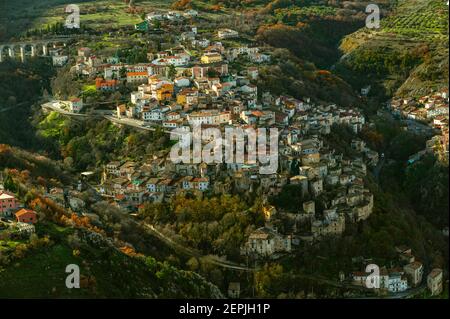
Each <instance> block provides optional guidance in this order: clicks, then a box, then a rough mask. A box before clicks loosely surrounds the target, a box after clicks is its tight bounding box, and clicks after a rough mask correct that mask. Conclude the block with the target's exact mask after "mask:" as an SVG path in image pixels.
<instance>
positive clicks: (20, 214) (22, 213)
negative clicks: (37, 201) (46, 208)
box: [15, 208, 36, 217]
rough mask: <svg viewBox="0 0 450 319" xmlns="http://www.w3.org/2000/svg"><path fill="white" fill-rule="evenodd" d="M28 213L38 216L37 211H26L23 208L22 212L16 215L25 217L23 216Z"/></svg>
mask: <svg viewBox="0 0 450 319" xmlns="http://www.w3.org/2000/svg"><path fill="white" fill-rule="evenodd" d="M28 213H31V214H35V215H36V212H35V211H33V210H31V209H26V208H22V209H21V210H19V211H17V212H16V214H15V215H16V217H20V216H23V215H25V214H28Z"/></svg>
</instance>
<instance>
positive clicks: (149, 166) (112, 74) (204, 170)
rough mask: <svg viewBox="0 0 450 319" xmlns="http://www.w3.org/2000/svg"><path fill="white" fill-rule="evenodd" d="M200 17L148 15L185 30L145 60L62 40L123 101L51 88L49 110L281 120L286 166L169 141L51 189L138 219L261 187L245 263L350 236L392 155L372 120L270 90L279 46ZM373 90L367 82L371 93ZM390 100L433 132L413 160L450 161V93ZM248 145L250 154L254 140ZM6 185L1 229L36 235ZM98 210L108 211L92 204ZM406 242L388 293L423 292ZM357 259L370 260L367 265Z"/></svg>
mask: <svg viewBox="0 0 450 319" xmlns="http://www.w3.org/2000/svg"><path fill="white" fill-rule="evenodd" d="M199 16H200V13H199V12H197V11H195V10H186V11H184V12H178V11H167V12H166V11H164V12H163V11H155V12H150V13H148V14H146V15H145V20H144V21H143V22H141V23H139V24H136V25H135V26H134V28H135V30H137V31H142V32H150V33H151V32H154V33H155V34H161V33H164V32H165V31H164V30H165V28H169V27H170V30H172V31H173V30H174V29H176V30H177V31H178V32H177V33H176V34H175V36H174V40H173V41H172V42H170V43H163V44H161V43H159V44H158V45H154V47H153V48H152V49H150V50H149V51H148V52H146V58H147V61H148V62H145V63H126V62H124V61H123V60H124V59H121V58H120V57H119V55H118V54H115V55H102V54H101V53H99V52H100V51H101V50H99V49H98V48H97V49H96V48H93V47H90V46H77V47H76V48H72V52H76V56H72V55H70V54H69V49H68V48H67V47H65V46H64V47H57V46H55V47H54V48H53V49H50V50H49V55H50V56H51V57H52V63H53V65H54V66H55V67H58V68H59V67H67V66H68V67H69V68H70V73H71V74H74V75H76V76H77V79H79V80H80V81H82V82H83V84H84V85H85V87H88V88H89V90H91V91H94V92H95V93H98V94H102V95H105V96H108V97H111V96H115V94H116V93H119V92H120V93H119V94H117V96H118V97H119V98H117V99H114V100H113V101H112V102H113V103H105V104H109V107H107V106H105V107H102V106H99V104H96V107H95V108H93V107H91V106H92V104H95V103H93V101H92V99H90V100H89V101H87V99H86V97H85V96H83V95H82V94H80V95H76V96H69V97H67V98H62V97H60V96H52V97H49V98H48V101H46V103H44V104H42V110H43V112H44V113H45V114H48V113H49V112H56V113H59V114H62V115H64V116H69V117H71V118H74V119H86V118H91V117H92V118H99V119H106V120H108V121H110V122H111V123H112V124H114V125H116V126H120V127H129V128H131V129H133V130H138V131H142V132H150V133H152V132H157V133H159V134H167V135H168V136H169V135H171V132H174V130H176V132H183V131H185V132H190V130H191V129H192V127H194V126H201V127H202V128H216V129H219V130H220V131H221V132H222V133H224V132H225V130H226V129H229V128H239V129H243V130H245V129H254V130H258V129H270V128H274V129H277V131H278V141H277V142H278V155H277V156H278V162H277V163H278V165H277V170H276V172H275V173H271V174H261V173H260V167H261V166H262V163H260V162H258V161H257V162H256V163H251V162H249V161H244V162H236V163H225V162H223V163H206V162H204V161H202V162H199V163H194V162H189V163H186V162H181V163H174V162H173V160H172V159H171V158H170V147H165V148H162V149H160V150H158V151H154V152H152V154H150V155H148V156H146V157H145V158H141V159H139V160H136V159H133V160H130V159H129V158H122V157H121V158H115V159H114V160H112V161H110V162H108V163H105V164H104V165H102V166H101V167H98V168H97V171H96V172H83V173H82V174H81V179H82V181H81V180H80V182H79V184H78V186H77V187H75V188H74V189H73V190H70V191H68V190H67V189H66V188H63V187H53V188H51V189H50V188H48V189H47V190H46V192H45V194H44V197H46V198H48V199H50V200H52V201H53V202H55V203H57V204H58V205H61V206H65V207H66V208H70V209H71V210H72V211H74V212H76V213H78V214H80V215H83V214H85V213H87V212H86V211H85V209H84V208H85V206H86V204H85V202H84V200H83V199H82V198H83V196H81V193H82V192H83V191H84V190H86V188H89V189H90V190H94V192H95V194H96V196H98V198H100V199H101V200H104V201H107V202H108V203H109V204H110V205H112V206H114V207H115V208H117V209H118V210H119V211H121V212H124V213H126V214H128V215H130V216H133V217H136V216H139V214H140V213H141V212H142V211H143V210H144V209H145V206H146V204H148V203H152V204H164V203H170V202H171V201H172V200H173V199H174V198H175V197H176V196H180V195H186V196H188V197H192V198H200V199H202V198H208V197H211V196H220V195H221V194H247V196H254V197H256V198H258V199H259V200H260V202H261V203H262V205H261V210H262V213H263V216H264V227H259V226H258V227H259V228H256V227H255V228H256V229H252V231H251V232H250V233H249V234H246V235H245V238H244V240H243V244H242V246H240V247H239V255H240V256H238V257H239V258H238V259H239V261H240V262H242V261H243V260H245V259H247V260H248V258H249V257H251V258H252V259H254V260H257V261H266V260H279V259H282V258H283V257H286V256H289V255H293V254H295V253H298V252H299V251H300V250H301V249H302V248H303V247H307V246H309V245H314V244H317V243H321V242H323V240H324V239H325V238H330V237H331V238H340V237H341V236H343V234H344V232H345V230H346V228H348V227H355V226H356V227H357V225H358V224H359V223H360V222H362V221H365V220H367V219H368V218H369V217H370V216H371V214H372V213H373V211H374V194H373V192H372V191H371V189H370V187H369V186H370V185H369V181H368V175H369V174H368V173H369V171H371V172H372V173H373V175H374V176H375V178H378V174H379V171H380V169H381V166H382V165H384V154H382V153H381V154H379V153H378V152H376V151H374V150H372V149H371V148H370V147H368V146H367V144H366V143H365V142H364V141H363V140H362V139H360V138H358V134H360V133H361V131H362V130H363V129H364V128H367V127H370V126H372V124H373V123H370V122H369V121H367V119H366V117H365V116H364V114H363V112H362V110H360V109H359V108H357V107H343V106H340V105H337V104H333V103H325V102H321V101H314V100H313V99H311V98H310V97H308V96H304V97H303V98H294V97H292V96H287V95H277V94H274V93H273V92H269V91H267V90H263V89H261V87H260V86H258V79H259V76H260V73H259V71H260V68H261V67H263V66H265V65H268V64H270V63H271V62H272V55H273V48H271V47H267V46H265V45H264V44H262V43H257V42H255V41H250V40H248V39H246V41H242V38H241V35H240V34H239V32H238V31H235V30H233V29H230V28H223V29H218V30H216V31H214V32H213V33H203V32H199V26H198V25H197V24H196V19H197V18H199ZM367 90H370V88H369V89H367ZM123 92H126V94H122V93H123ZM367 93H368V92H364V91H362V92H361V95H362V96H364V95H366V94H367ZM94 102H95V101H94ZM387 108H388V109H389V110H390V111H391V113H392V115H393V116H396V117H400V118H402V119H405V120H407V121H412V123H409V126H408V129H411V130H424V131H426V132H425V133H426V134H429V135H430V140H429V142H428V143H427V148H426V149H425V150H423V151H422V152H419V153H418V154H416V155H414V156H412V157H411V158H410V159H409V163H411V164H412V163H414V162H415V161H417V160H418V159H420V157H421V156H423V155H424V154H426V153H430V152H431V153H435V154H437V155H438V157H439V158H440V160H442V161H447V162H448V92H438V93H436V94H434V95H432V96H426V97H422V98H420V99H418V100H415V99H398V100H396V99H395V100H392V101H391V102H390V103H389V105H388V107H387ZM336 129H342V130H345V131H346V132H347V133H348V134H351V136H353V138H352V140H351V143H350V145H349V148H348V149H349V151H342V150H339V151H338V150H336V149H335V147H334V146H335V145H333V143H330V136H331V135H333V132H334V131H335V130H336ZM204 144H207V143H206V142H204ZM171 145H172V144H171ZM236 152H237V151H236ZM245 153H246V155H248V150H247V149H246V150H245ZM93 176H94V177H93ZM97 177H98V178H97ZM2 182H3V181H2V180H1V179H0V186H1V187H0V215H1V217H2V218H3V219H2V221H1V222H0V233H1V231H2V230H3V229H9V230H14V232H15V233H17V234H18V236H23V235H25V236H30V235H31V234H34V233H35V226H34V225H35V224H38V223H39V218H38V216H39V214H38V213H36V212H35V211H33V210H31V209H30V208H28V207H26V205H25V204H22V203H19V200H18V199H17V198H16V196H15V195H14V194H13V193H12V192H9V191H7V190H6V189H5V187H3V185H2ZM288 188H289V189H290V190H291V191H292V190H294V191H295V192H296V196H298V197H300V198H301V204H300V205H299V206H298V207H296V208H295V209H287V208H285V207H283V206H282V205H278V204H277V203H276V201H274V200H273V199H274V198H278V197H279V196H280V195H281V194H282V193H283V192H285V191H286V189H288ZM86 215H87V214H86ZM89 217H90V218H92V219H94V220H95V219H96V218H98V216H95V213H92V212H89ZM281 224H282V225H283V227H279V225H281ZM152 227H153V226H152ZM396 249H397V253H398V259H397V260H393V261H392V263H391V265H390V266H388V265H385V266H384V265H383V266H382V267H381V272H380V277H379V278H380V282H379V286H378V287H377V290H380V291H382V292H383V293H384V292H389V293H394V294H395V293H404V292H405V291H407V290H409V289H419V288H420V287H422V286H423V284H422V282H423V280H422V277H423V276H424V264H422V262H420V261H418V260H416V259H415V256H414V254H413V252H412V251H411V249H410V248H408V247H397V248H396ZM358 258H359V257H355V259H358ZM364 261H365V260H364ZM354 264H358V267H359V264H362V262H359V260H356V262H355V263H354ZM393 264H394V265H395V266H394V265H393ZM241 265H242V264H241ZM354 268H355V270H358V271H354V272H351V273H347V274H345V273H343V272H342V273H340V274H339V281H340V282H345V283H350V284H351V285H354V286H363V287H365V286H366V284H367V280H368V277H369V274H368V273H367V272H361V271H359V270H360V269H356V268H357V267H354ZM363 270H364V269H363ZM427 285H428V288H429V290H430V291H431V293H432V295H438V294H440V293H441V292H442V290H443V271H442V270H441V269H438V268H435V269H432V270H431V272H430V273H429V275H428V277H427ZM238 290H239V283H237V282H231V283H230V288H229V292H228V294H229V296H230V297H233V296H235V297H236V296H239V291H238Z"/></svg>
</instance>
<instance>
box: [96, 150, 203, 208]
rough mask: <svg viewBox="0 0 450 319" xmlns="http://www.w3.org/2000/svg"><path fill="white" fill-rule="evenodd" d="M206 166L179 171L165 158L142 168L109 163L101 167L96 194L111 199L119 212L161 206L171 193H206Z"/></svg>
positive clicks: (148, 162)
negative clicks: (148, 203)
mask: <svg viewBox="0 0 450 319" xmlns="http://www.w3.org/2000/svg"><path fill="white" fill-rule="evenodd" d="M207 169H208V165H206V164H204V165H201V168H200V169H199V168H198V167H197V166H196V165H195V167H194V165H190V166H188V167H184V168H183V167H181V166H179V165H173V164H171V162H170V161H169V160H167V159H166V158H165V156H161V157H155V158H154V159H152V160H149V161H147V162H146V163H144V164H138V163H136V162H131V161H126V162H118V161H113V162H110V163H108V164H107V165H106V166H105V169H104V173H103V178H102V184H101V186H100V193H101V194H103V195H105V196H106V197H111V198H113V200H114V201H115V202H116V203H117V205H119V206H120V207H122V208H125V209H132V210H133V209H136V208H138V207H139V206H140V205H141V204H143V203H144V202H146V201H151V202H162V201H163V200H167V199H170V198H171V196H172V195H174V194H175V193H179V192H182V191H189V192H193V193H196V194H198V195H199V194H200V193H202V192H204V191H207V190H209V188H210V180H209V176H208V175H207Z"/></svg>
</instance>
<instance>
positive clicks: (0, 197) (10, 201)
mask: <svg viewBox="0 0 450 319" xmlns="http://www.w3.org/2000/svg"><path fill="white" fill-rule="evenodd" d="M15 209H17V201H16V198H15V197H14V195H13V194H10V193H7V192H2V191H0V215H1V214H8V213H9V212H11V211H12V210H15Z"/></svg>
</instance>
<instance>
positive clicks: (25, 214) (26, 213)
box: [15, 208, 37, 224]
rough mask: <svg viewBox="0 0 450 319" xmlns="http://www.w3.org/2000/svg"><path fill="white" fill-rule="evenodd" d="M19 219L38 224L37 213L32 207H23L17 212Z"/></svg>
mask: <svg viewBox="0 0 450 319" xmlns="http://www.w3.org/2000/svg"><path fill="white" fill-rule="evenodd" d="M15 215H16V218H17V221H18V222H20V223H27V224H36V223H37V214H36V212H35V211H32V210H30V209H25V208H22V209H21V210H19V211H17V212H16V214H15Z"/></svg>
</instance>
